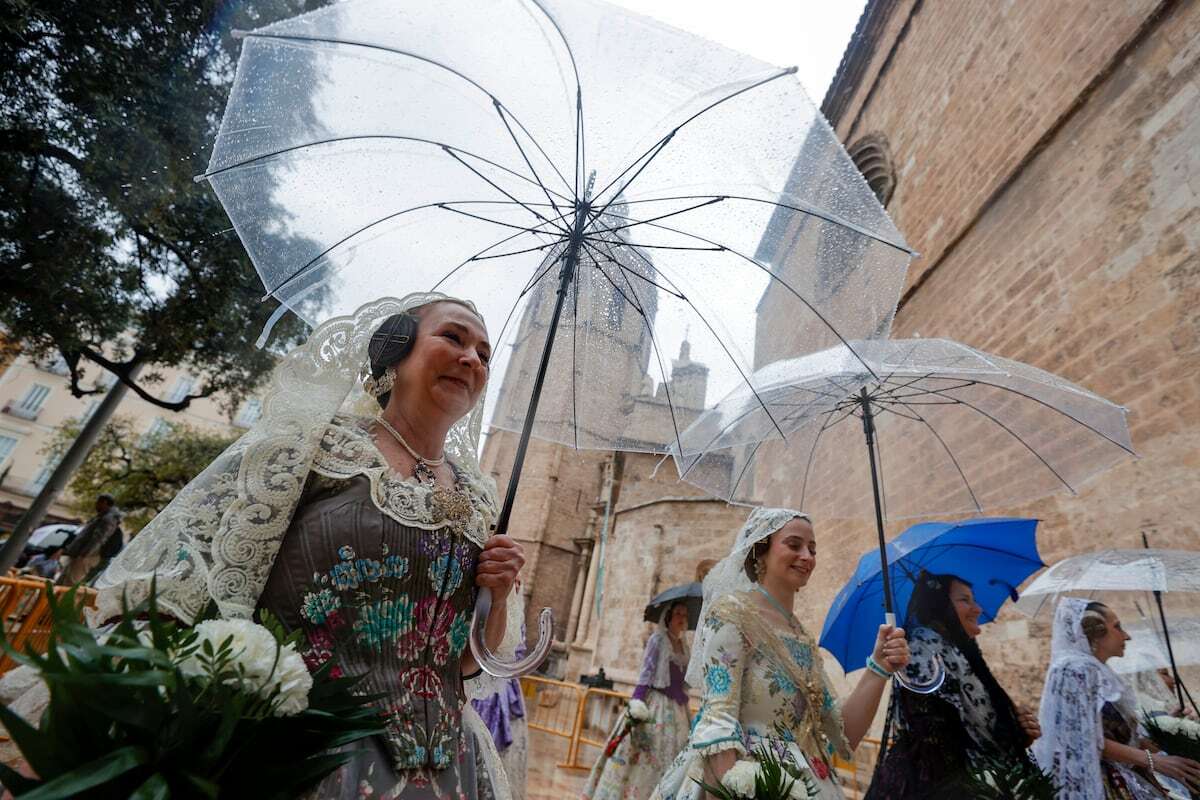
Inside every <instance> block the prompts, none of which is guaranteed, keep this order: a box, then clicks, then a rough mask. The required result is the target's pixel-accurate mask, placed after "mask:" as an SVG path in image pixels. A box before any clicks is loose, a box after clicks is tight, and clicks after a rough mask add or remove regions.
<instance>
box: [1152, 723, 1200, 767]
mask: <svg viewBox="0 0 1200 800" xmlns="http://www.w3.org/2000/svg"><path fill="white" fill-rule="evenodd" d="M1142 725H1143V727H1145V729H1146V733H1147V734H1149V736H1150V738H1151V739H1153V740H1154V743H1155V744H1157V745H1158V746H1159V747H1161V748H1162V749H1163V750H1164V751H1165V752H1167V753H1169V754H1170V755H1173V756H1183V757H1185V758H1190V759H1192V760H1197V759H1200V723H1197V722H1196V721H1195V720H1190V719H1187V718H1185V717H1172V716H1170V715H1168V714H1159V715H1158V716H1150V715H1149V714H1147V715H1146V716H1145V717H1143V718H1142Z"/></svg>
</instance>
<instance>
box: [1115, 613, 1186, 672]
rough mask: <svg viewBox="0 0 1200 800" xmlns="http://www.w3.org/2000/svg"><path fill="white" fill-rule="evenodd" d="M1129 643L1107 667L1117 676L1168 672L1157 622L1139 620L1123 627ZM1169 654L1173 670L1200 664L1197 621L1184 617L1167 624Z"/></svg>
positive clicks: (1165, 651) (1163, 640)
mask: <svg viewBox="0 0 1200 800" xmlns="http://www.w3.org/2000/svg"><path fill="white" fill-rule="evenodd" d="M1125 631H1126V633H1128V634H1129V635H1130V637H1131V638H1130V640H1129V641H1128V642H1126V643H1125V655H1123V656H1121V657H1120V658H1113V659H1110V660H1109V662H1108V665H1109V666H1110V667H1112V668H1113V671H1114V672H1116V673H1118V674H1120V675H1131V674H1133V673H1138V672H1154V671H1156V670H1160V669H1170V668H1171V657H1170V656H1169V655H1167V643H1166V638H1165V637H1164V635H1163V630H1162V626H1161V625H1159V623H1158V621H1157V620H1152V619H1139V620H1136V621H1134V622H1131V623H1129V624H1128V625H1126V626H1125ZM1171 633H1172V634H1173V635H1172V637H1171V650H1172V652H1173V654H1174V656H1175V666H1177V667H1180V668H1182V667H1194V666H1196V665H1198V664H1200V619H1198V618H1196V617H1185V618H1183V619H1173V620H1171Z"/></svg>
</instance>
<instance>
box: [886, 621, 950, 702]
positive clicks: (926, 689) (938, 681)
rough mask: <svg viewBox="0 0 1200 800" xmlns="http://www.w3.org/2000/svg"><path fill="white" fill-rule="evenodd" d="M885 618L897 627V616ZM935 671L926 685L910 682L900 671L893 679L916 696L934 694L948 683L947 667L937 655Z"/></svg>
mask: <svg viewBox="0 0 1200 800" xmlns="http://www.w3.org/2000/svg"><path fill="white" fill-rule="evenodd" d="M884 617H885V618H886V619H887V624H888V625H891V626H893V627H894V626H895V625H896V615H895V614H892V613H888V614H885V615H884ZM933 669H934V675H933V678H932V679H930V680H929V681H927V682H926V683H916V682H915V681H910V680H908V679H907V678H905V677H904V673H903V672H902V671H900V670H897V671H895V672H893V673H892V679H893V680H895V681H896V684H897V685H898V686H900V687H901V688H904V689H907V690H908V691H910V692H912V693H914V694H933V693H934V692H936V691H937V690H938V689H940V688H942V684H943V683H945V682H946V665H945V664H943V663H942V657H941V656H939V655H937V654H936V653H935V654H934V656H933Z"/></svg>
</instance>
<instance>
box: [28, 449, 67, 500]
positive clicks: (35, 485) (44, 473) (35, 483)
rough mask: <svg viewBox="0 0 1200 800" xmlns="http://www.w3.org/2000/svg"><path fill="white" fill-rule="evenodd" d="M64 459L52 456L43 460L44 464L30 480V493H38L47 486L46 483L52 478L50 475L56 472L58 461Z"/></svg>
mask: <svg viewBox="0 0 1200 800" xmlns="http://www.w3.org/2000/svg"><path fill="white" fill-rule="evenodd" d="M61 460H62V459H60V458H57V457H51V458H48V459H46V460H45V461H44V462H42V466H41V467H40V468H39V469H38V471H37V474H36V475H34V476H33V480H31V481H30V482H29V487H28V488H27V490H26V491H28V492H29V494H37V493H38V492H40V491H42V489H43V488H45V486H46V483H47V482H48V481H49V480H50V476H51V475H52V474H54V468H55V467H57V466H58V462H59V461H61Z"/></svg>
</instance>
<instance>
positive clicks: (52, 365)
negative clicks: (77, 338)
mask: <svg viewBox="0 0 1200 800" xmlns="http://www.w3.org/2000/svg"><path fill="white" fill-rule="evenodd" d="M38 367H40V368H41V369H43V370H45V371H46V372H53V373H54V374H55V375H61V376H62V377H64V378H65V377H67V376H68V375H70V374H71V368H70V367H68V366H67V360H66V359H65V358H63V357H62V354H61V353H60V354H59V355H57V356H55V357H54V358H51V359H48V360H46V361H44V362H42V363H41V364H38Z"/></svg>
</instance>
